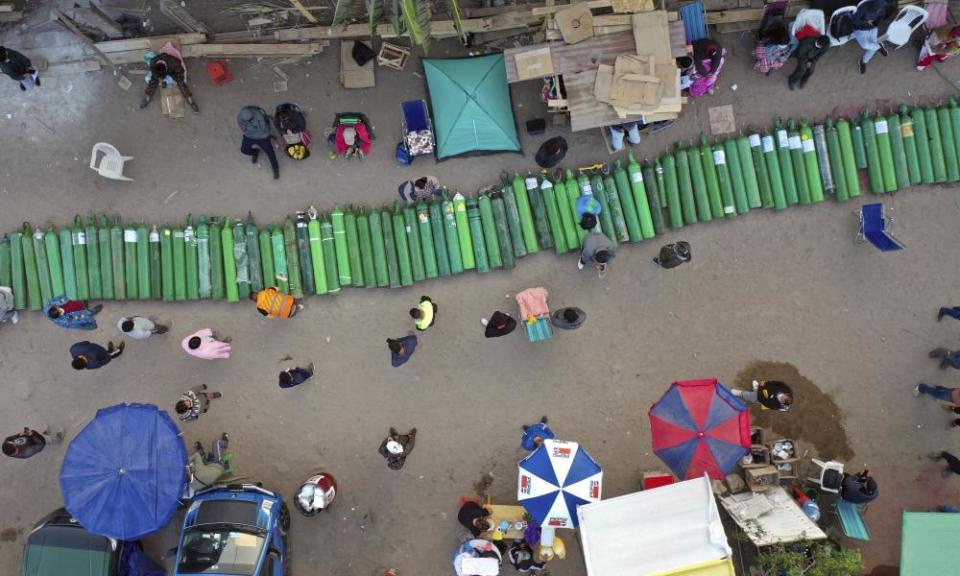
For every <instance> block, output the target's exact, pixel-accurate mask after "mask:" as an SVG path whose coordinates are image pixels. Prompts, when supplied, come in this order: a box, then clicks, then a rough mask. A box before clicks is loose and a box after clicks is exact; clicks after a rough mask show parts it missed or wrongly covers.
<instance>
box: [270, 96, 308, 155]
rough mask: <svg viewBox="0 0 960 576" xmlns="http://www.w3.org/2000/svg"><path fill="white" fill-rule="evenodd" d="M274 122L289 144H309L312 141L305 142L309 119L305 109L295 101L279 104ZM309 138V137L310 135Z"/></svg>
mask: <svg viewBox="0 0 960 576" xmlns="http://www.w3.org/2000/svg"><path fill="white" fill-rule="evenodd" d="M273 123H274V125H275V126H276V127H277V132H278V133H279V134H280V135H281V136H283V138H284V141H285V142H286V143H287V144H298V143H300V144H303V145H304V146H307V145H309V144H310V142H309V141H308V142H304V141H303V140H304V136H303V135H304V133H306V130H307V119H306V117H304V115H303V111H302V110H301V109H300V107H299V106H297V105H296V104H294V103H293V102H283V103H282V104H278V105H277V109H276V110H275V111H274V116H273ZM308 140H309V137H308Z"/></svg>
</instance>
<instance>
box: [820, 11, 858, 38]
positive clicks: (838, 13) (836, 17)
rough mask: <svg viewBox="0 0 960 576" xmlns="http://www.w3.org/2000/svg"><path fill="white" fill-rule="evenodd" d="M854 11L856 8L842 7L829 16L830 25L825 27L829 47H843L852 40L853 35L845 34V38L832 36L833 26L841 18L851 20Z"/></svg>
mask: <svg viewBox="0 0 960 576" xmlns="http://www.w3.org/2000/svg"><path fill="white" fill-rule="evenodd" d="M856 11H857V7H856V6H843V7H840V8H837V9H836V10H834V11H833V14H831V15H830V25H829V26H827V36H828V37H829V38H830V45H831V46H843V45H844V44H846V43H847V42H849V41H850V39H851V38H853V33H850V34H847V35H846V36H834V35H833V28H834V26H833V24H834V22H837V21H838V20H840V19H841V18H853V15H854V14H855V13H856Z"/></svg>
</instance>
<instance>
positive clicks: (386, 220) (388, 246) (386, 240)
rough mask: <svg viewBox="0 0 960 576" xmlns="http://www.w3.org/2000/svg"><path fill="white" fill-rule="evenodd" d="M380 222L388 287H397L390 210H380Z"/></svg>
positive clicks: (398, 275) (396, 255)
mask: <svg viewBox="0 0 960 576" xmlns="http://www.w3.org/2000/svg"><path fill="white" fill-rule="evenodd" d="M452 210H453V208H452V206H451V211H452ZM380 223H381V224H382V225H383V247H384V249H385V250H386V253H387V274H388V275H389V277H390V287H391V288H399V287H400V286H401V281H400V259H399V258H398V254H397V239H396V236H395V235H394V233H393V214H391V213H390V210H388V209H386V208H384V209H383V210H382V211H381V212H380ZM454 234H456V232H454ZM457 250H458V251H459V250H460V248H459V247H458V248H457Z"/></svg>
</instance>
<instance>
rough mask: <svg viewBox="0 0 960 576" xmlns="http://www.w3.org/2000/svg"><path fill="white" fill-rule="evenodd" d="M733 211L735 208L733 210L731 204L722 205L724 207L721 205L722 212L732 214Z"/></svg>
mask: <svg viewBox="0 0 960 576" xmlns="http://www.w3.org/2000/svg"><path fill="white" fill-rule="evenodd" d="M734 212H736V210H734V208H733V206H724V207H723V213H724V214H733V213H734Z"/></svg>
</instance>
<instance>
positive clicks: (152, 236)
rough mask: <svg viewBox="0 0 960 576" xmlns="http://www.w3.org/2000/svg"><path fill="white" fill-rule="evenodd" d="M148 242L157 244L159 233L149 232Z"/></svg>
mask: <svg viewBox="0 0 960 576" xmlns="http://www.w3.org/2000/svg"><path fill="white" fill-rule="evenodd" d="M150 241H151V242H159V241H160V233H159V232H157V231H156V230H153V231H151V232H150Z"/></svg>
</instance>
